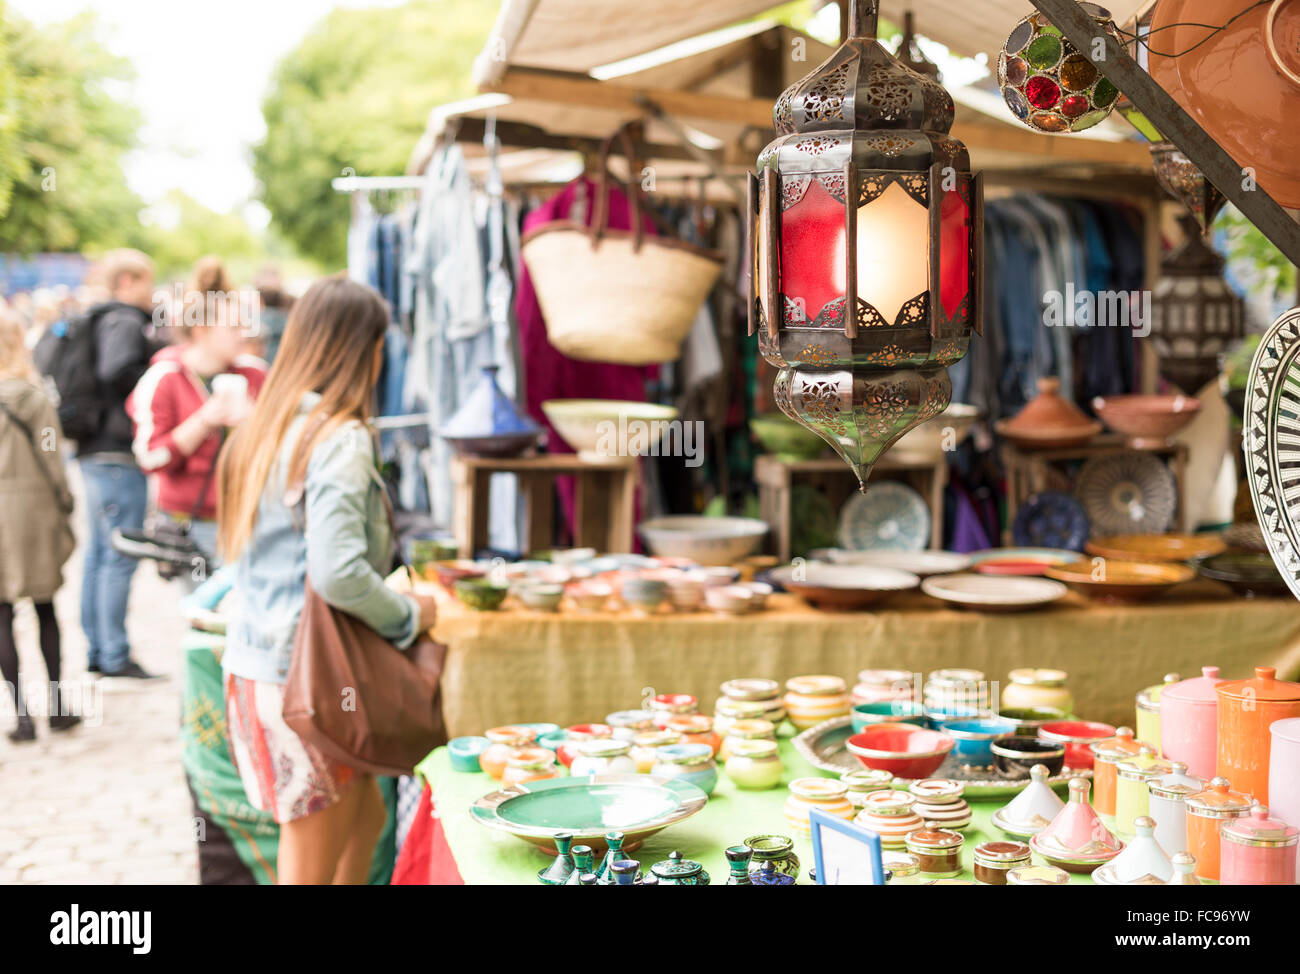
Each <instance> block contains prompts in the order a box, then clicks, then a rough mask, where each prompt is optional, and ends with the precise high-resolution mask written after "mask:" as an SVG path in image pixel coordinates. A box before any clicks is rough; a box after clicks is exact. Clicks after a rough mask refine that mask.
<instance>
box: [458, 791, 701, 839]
mask: <svg viewBox="0 0 1300 974" xmlns="http://www.w3.org/2000/svg"><path fill="white" fill-rule="evenodd" d="M708 800H709V799H708V796H707V795H706V794H705V793H704V792H703V791H701V790H700V789H699V788H697V787H695V785H692V784H690V783H689V782H686V781H680V780H678V779H676V778H665V777H661V776H659V775H649V774H604V775H593V776H591V777H580V778H571V777H566V778H547V779H545V780H543V781H527V782H524V783H523V784H520V785H513V786H511V787H509V788H502V789H500V790H499V791H494V792H491V793H489V794H486V795H484V796H483V797H482V798H480V799H479V800H478V801H476V802H475V803H474V804H473V805H471V806H470V809H469V813H470V815H471V816H472V817H473V818H474V820H475V821H477V822H479V823H480V824H481V825H485V826H487V827H488V828H490V829H497V830H498V831H501V832H508V833H510V834H511V835H513V836H517V837H518V838H520V839H523V840H524V841H526V842H531V843H532V844H533V845H536V846H541V847H542V848H543V849H546V850H547V851H549V852H551V853H554V851H555V842H554V837H555V835H556V833H558V832H572V833H573V841H574V842H575V843H584V842H585V843H587V844H591V842H592V841H594V840H598V839H601V838H602V837H603V836H604V834H605V833H606V832H609V831H611V830H615V831H619V832H622V833H623V834H624V835H625V837H626V838H625V840H624V842H623V847H624V848H625V849H634V848H636V847H637V846H638V845H640V844H641V842H642V841H643V840H645V839H646V838H647V837H648V836H651V835H654V834H655V833H656V832H658V831H660V830H661V829H664V828H667V827H668V826H669V825H672V824H673V823H674V822H680V821H681V820H682V819H685V818H689V817H690V816H692V815H694V814H695V813H696V812H698V811H699V810H700V809H701V808H703V807H704V803H705V802H707V801H708Z"/></svg>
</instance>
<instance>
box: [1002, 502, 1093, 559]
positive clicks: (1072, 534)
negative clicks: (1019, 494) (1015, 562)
mask: <svg viewBox="0 0 1300 974" xmlns="http://www.w3.org/2000/svg"><path fill="white" fill-rule="evenodd" d="M1088 530H1089V524H1088V515H1087V514H1085V513H1084V510H1083V505H1082V504H1080V503H1079V502H1078V501H1077V500H1075V499H1074V498H1073V497H1071V496H1070V495H1069V494H1063V493H1061V492H1060V491H1056V490H1045V491H1042V492H1041V493H1038V494H1034V495H1033V496H1032V497H1030V498H1029V500H1027V501H1026V502H1025V504H1024V506H1023V507H1021V508H1020V510H1018V511H1016V519H1015V521H1014V523H1013V524H1012V525H1011V537H1012V538H1013V539H1014V540H1015V542H1016V544H1018V545H1026V546H1030V545H1039V546H1046V547H1051V548H1068V549H1070V550H1071V551H1082V550H1083V545H1084V543H1085V542H1086V541H1087V540H1088Z"/></svg>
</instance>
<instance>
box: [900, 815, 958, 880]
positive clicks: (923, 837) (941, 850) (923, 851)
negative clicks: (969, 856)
mask: <svg viewBox="0 0 1300 974" xmlns="http://www.w3.org/2000/svg"><path fill="white" fill-rule="evenodd" d="M965 841H966V839H965V837H964V836H962V834H961V833H960V832H954V831H952V830H951V829H929V828H925V829H917V830H916V831H915V832H909V833H908V834H907V837H906V839H905V840H904V842H905V843H906V845H907V851H908V852H910V853H911V854H912V855H914V856H916V858H917V859H918V860H919V861H920V863H921V875H922V876H924V877H926V878H929V879H952V878H953V877H955V876H957V875H958V874H960V873H961V847H962V845H963V844H964V843H965Z"/></svg>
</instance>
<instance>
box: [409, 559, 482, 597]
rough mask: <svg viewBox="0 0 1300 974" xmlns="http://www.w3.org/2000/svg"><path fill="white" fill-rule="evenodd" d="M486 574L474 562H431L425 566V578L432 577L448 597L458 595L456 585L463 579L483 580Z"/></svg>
mask: <svg viewBox="0 0 1300 974" xmlns="http://www.w3.org/2000/svg"><path fill="white" fill-rule="evenodd" d="M485 574H486V572H485V571H484V570H483V567H482V566H481V565H479V564H478V563H476V562H472V561H431V562H426V563H425V566H424V575H425V577H426V578H427V577H429V576H432V577H433V578H434V579H435V580H436V581H437V582H438V584H439V585H441V586H442V587H443V589H444V590H445V591H446V593H447V594H448V595H455V594H456V583H457V582H458V581H460V580H461V579H462V578H482V577H483V576H484V575H485Z"/></svg>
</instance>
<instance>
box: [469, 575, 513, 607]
mask: <svg viewBox="0 0 1300 974" xmlns="http://www.w3.org/2000/svg"><path fill="white" fill-rule="evenodd" d="M509 592H510V588H509V586H507V585H497V584H495V583H494V582H492V581H490V580H488V579H486V578H462V579H459V580H458V581H457V582H456V598H458V599H460V600H461V601H462V602H463V603H465V604H466V605H468V606H469V607H470V608H471V609H477V610H478V611H479V612H491V611H493V610H496V609H499V608H501V603H502V602H504V601H505V600H506V595H507V594H508V593H509Z"/></svg>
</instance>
